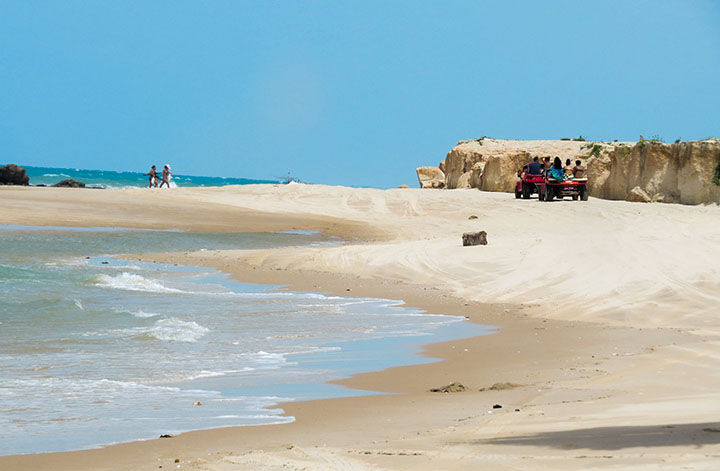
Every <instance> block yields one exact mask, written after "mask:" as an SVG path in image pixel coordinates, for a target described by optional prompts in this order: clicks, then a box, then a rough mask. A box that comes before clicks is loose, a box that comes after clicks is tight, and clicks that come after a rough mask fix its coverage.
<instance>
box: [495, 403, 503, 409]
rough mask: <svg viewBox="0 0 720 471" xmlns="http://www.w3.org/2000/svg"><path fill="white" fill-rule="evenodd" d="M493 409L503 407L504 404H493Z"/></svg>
mask: <svg viewBox="0 0 720 471" xmlns="http://www.w3.org/2000/svg"><path fill="white" fill-rule="evenodd" d="M493 409H502V406H501V405H500V404H495V405H493Z"/></svg>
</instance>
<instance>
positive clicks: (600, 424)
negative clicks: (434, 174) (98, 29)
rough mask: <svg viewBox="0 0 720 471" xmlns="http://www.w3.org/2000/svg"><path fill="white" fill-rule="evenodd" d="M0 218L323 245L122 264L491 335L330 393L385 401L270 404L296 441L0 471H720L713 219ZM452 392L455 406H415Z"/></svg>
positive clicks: (457, 207)
mask: <svg viewBox="0 0 720 471" xmlns="http://www.w3.org/2000/svg"><path fill="white" fill-rule="evenodd" d="M0 200H1V201H2V205H3V211H2V212H0V224H21V225H49V226H103V227H134V228H157V229H161V228H162V229H179V230H202V231H252V232H266V231H268V232H272V231H286V230H320V231H324V232H326V233H328V234H331V235H336V236H339V237H342V238H344V239H346V242H345V243H343V244H340V245H337V246H324V247H301V248H297V247H296V248H283V249H273V250H254V251H243V250H223V251H203V252H178V253H157V254H128V257H132V258H136V259H142V260H147V261H158V262H168V263H178V264H186V265H197V266H209V267H215V268H217V269H219V270H221V271H223V272H226V273H229V274H230V275H231V276H232V277H233V278H235V279H237V280H240V281H248V282H255V283H266V284H278V285H283V286H284V288H283V289H290V290H299V291H315V292H322V293H330V294H335V295H341V296H372V297H380V298H389V299H400V300H403V301H404V302H405V303H406V304H407V305H409V306H413V307H419V308H422V309H424V310H426V311H428V312H430V313H437V314H453V315H462V316H466V317H468V318H469V320H470V321H471V322H475V323H478V324H483V325H491V326H495V328H496V332H495V333H494V334H492V335H486V336H481V337H474V338H468V339H462V340H456V341H451V342H445V343H439V344H432V345H427V346H426V347H425V348H424V352H423V353H424V355H427V356H429V357H433V358H439V359H442V361H440V362H435V363H429V364H423V365H414V366H404V367H398V368H392V369H389V370H385V371H380V372H373V373H366V374H360V375H356V376H353V377H352V378H349V379H346V380H343V381H341V384H343V385H346V386H348V387H352V388H357V389H362V390H372V391H380V392H387V393H391V394H384V395H372V396H361V397H352V398H341V399H330V400H319V401H309V402H298V403H289V404H283V405H281V407H282V408H283V409H284V410H285V413H286V415H288V416H293V417H295V419H296V420H295V422H293V423H290V424H284V425H272V426H260V427H235V428H226V429H216V430H206V431H197V432H190V433H186V434H182V435H179V436H176V437H173V438H170V439H157V440H150V441H143V442H134V443H127V444H121V445H114V446H109V447H106V448H102V449H97V450H88V451H77V452H67V453H50V454H39V455H18V456H4V457H0V468H1V469H3V470H8V471H15V470H30V469H32V470H44V469H47V470H82V469H88V470H90V469H92V470H151V469H152V470H157V469H168V468H173V469H177V468H178V467H179V468H181V469H198V470H217V471H230V470H280V469H291V470H293V469H294V470H303V469H305V470H339V469H348V470H455V469H458V470H459V469H489V470H511V469H527V470H534V469H637V470H645V469H667V470H675V469H708V470H710V469H713V470H714V469H717V467H718V463H719V462H720V419H718V417H720V392H719V391H720V387H719V386H720V368H718V367H719V366H720V356H718V351H720V320H719V319H718V315H717V313H718V312H719V311H720V309H719V307H720V294H719V293H720V265H719V264H718V261H719V260H720V225H719V224H718V221H720V208H718V206H717V205H700V206H684V205H671V204H643V203H627V202H620V201H607V200H600V199H593V198H591V200H590V201H588V202H586V203H581V202H571V201H562V202H554V203H541V202H538V201H537V200H534V199H533V200H530V201H526V200H515V199H514V198H513V196H512V195H511V194H507V193H489V192H481V191H478V190H448V191H441V190H417V189H396V190H376V189H354V188H347V187H334V186H322V185H303V184H292V185H247V186H240V187H238V186H232V187H222V188H218V187H215V188H181V189H173V190H171V191H157V190H147V189H126V190H86V189H85V190H84V189H64V188H58V189H54V188H18V187H0ZM151 209H152V214H151V213H150V210H151ZM472 216H475V217H473V218H471V217H472ZM479 230H484V231H487V234H488V241H489V243H488V245H487V246H477V247H462V244H461V234H462V233H463V232H466V231H479ZM452 382H456V383H461V384H462V385H464V386H465V388H466V390H465V391H463V392H454V393H434V392H429V390H430V389H432V388H438V387H442V386H446V385H448V384H450V383H452ZM496 406H501V407H496Z"/></svg>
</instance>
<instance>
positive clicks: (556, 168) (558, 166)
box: [548, 157, 565, 182]
mask: <svg viewBox="0 0 720 471" xmlns="http://www.w3.org/2000/svg"><path fill="white" fill-rule="evenodd" d="M548 178H550V179H553V180H556V181H559V182H561V181H563V180H565V172H564V171H563V165H562V160H560V157H555V160H554V161H553V166H552V168H551V169H550V171H549V172H548Z"/></svg>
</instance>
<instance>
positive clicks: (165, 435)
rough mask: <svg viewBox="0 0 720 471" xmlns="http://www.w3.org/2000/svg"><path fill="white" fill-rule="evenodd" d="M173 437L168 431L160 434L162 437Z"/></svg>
mask: <svg viewBox="0 0 720 471" xmlns="http://www.w3.org/2000/svg"><path fill="white" fill-rule="evenodd" d="M172 437H173V436H172V435H168V434H167V433H163V434H162V435H160V438H172Z"/></svg>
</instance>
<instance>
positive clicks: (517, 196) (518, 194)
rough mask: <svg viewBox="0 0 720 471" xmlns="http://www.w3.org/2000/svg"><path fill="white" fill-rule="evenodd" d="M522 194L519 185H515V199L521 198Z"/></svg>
mask: <svg viewBox="0 0 720 471" xmlns="http://www.w3.org/2000/svg"><path fill="white" fill-rule="evenodd" d="M520 196H522V194H521V193H520V191H519V190H518V189H517V185H515V199H518V198H520Z"/></svg>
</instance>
